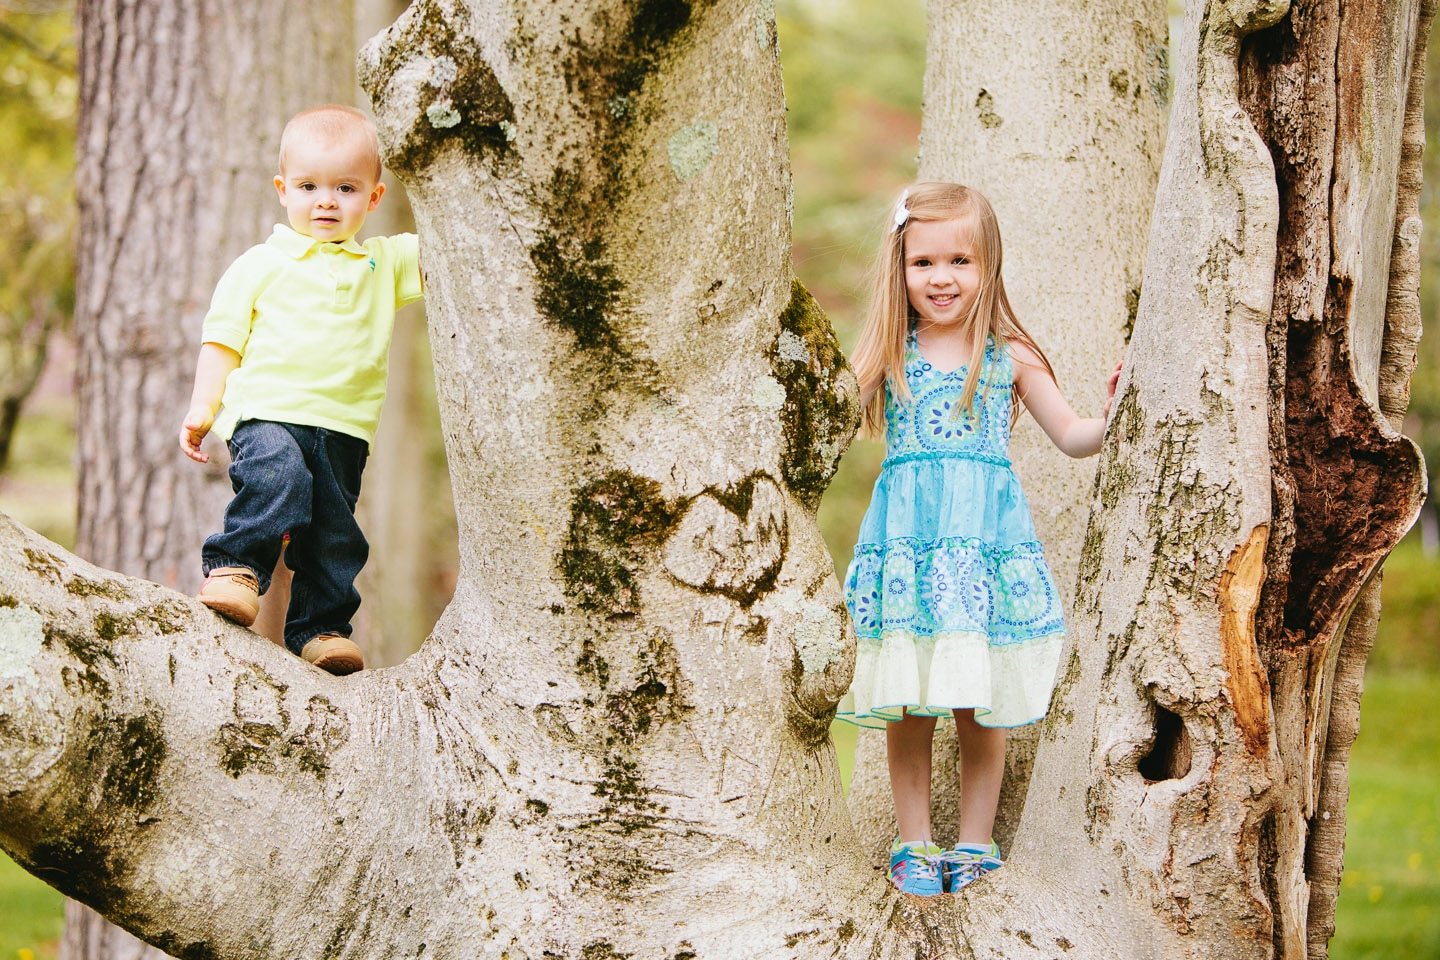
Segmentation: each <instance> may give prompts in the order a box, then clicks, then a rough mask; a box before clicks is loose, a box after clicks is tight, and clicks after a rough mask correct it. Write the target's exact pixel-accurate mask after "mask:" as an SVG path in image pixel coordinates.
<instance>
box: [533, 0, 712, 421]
mask: <svg viewBox="0 0 1440 960" xmlns="http://www.w3.org/2000/svg"><path fill="white" fill-rule="evenodd" d="M706 5H707V3H702V2H700V0H694V2H686V0H638V2H635V3H633V4H628V5H626V8H627V9H625V10H624V12H626V13H628V14H629V16H628V19H619V22H616V23H614V24H613V27H612V29H611V30H608V31H606V30H601V31H600V35H599V37H598V39H595V40H593V41H590V42H583V41H581V40H579V39H577V40H576V41H575V43H574V45H573V46H572V48H571V49H570V50H569V52H568V56H566V59H565V62H564V65H563V70H564V73H565V82H566V87H567V88H568V89H569V91H570V92H571V99H572V104H571V105H572V108H573V109H574V111H575V113H576V114H577V115H578V117H579V123H580V125H581V126H582V128H584V129H585V130H586V131H587V134H588V136H587V139H588V141H589V143H588V144H587V145H586V149H585V150H583V151H582V155H583V157H584V159H583V160H577V161H575V162H573V163H571V164H569V165H563V166H557V169H556V172H555V174H554V176H553V177H552V179H551V182H550V184H549V185H548V190H547V195H545V196H542V197H540V198H539V205H540V207H541V209H542V210H543V211H544V213H545V221H546V222H545V227H544V229H542V231H541V232H540V235H539V236H538V238H537V239H536V241H535V243H534V244H533V245H532V247H531V249H530V259H531V262H532V263H533V264H534V266H535V273H536V286H537V292H536V297H535V305H536V308H537V309H538V310H539V311H540V313H541V315H542V316H544V317H545V318H546V319H548V320H550V321H551V322H552V323H554V324H556V325H557V326H559V327H560V328H562V329H564V330H566V331H568V332H569V333H570V334H571V335H573V336H574V338H575V346H576V349H577V351H579V353H580V354H581V356H582V357H583V364H577V365H576V370H577V373H580V374H582V375H583V376H584V377H585V378H586V379H587V380H591V381H592V382H593V383H594V384H595V387H596V388H597V389H594V390H592V391H590V392H589V396H590V397H591V398H592V403H593V408H592V409H591V410H590V411H588V413H589V414H591V415H599V414H600V413H602V412H603V402H604V394H605V393H606V392H608V391H611V390H614V389H617V388H618V387H620V386H622V385H624V384H627V383H628V384H631V385H646V387H647V389H653V384H654V381H655V380H656V378H657V377H658V371H657V370H656V369H655V367H654V364H653V363H651V362H649V361H648V360H645V359H644V358H642V357H641V356H640V352H639V348H638V345H637V344H635V343H634V342H633V341H632V338H631V337H630V336H629V335H628V334H627V332H626V330H625V316H624V311H625V302H624V293H625V285H624V282H623V280H622V279H621V272H620V270H619V269H618V267H617V266H616V263H615V254H614V252H613V251H612V243H611V240H612V237H613V234H614V232H615V229H614V228H615V225H616V221H617V212H618V211H621V210H622V209H623V204H624V202H625V200H626V198H627V197H628V196H629V195H630V192H631V188H632V183H633V180H634V177H635V175H636V171H637V169H638V163H639V161H638V160H636V159H635V158H634V156H633V153H634V150H633V145H634V143H635V141H636V139H637V135H636V133H635V127H636V125H637V123H643V122H647V121H649V120H650V119H651V118H652V116H653V110H652V109H650V108H649V107H648V106H647V104H646V102H645V97H644V88H645V85H646V80H647V78H648V77H650V76H651V74H653V73H654V72H655V71H656V70H657V69H659V67H660V66H661V64H662V63H664V62H665V60H666V59H667V58H668V57H669V56H671V55H672V54H673V52H674V51H675V49H676V48H677V45H678V44H679V43H680V42H681V37H682V36H683V35H684V34H685V32H686V31H687V29H688V28H690V27H691V24H692V23H693V21H694V19H695V15H696V14H697V13H698V11H699V9H700V8H702V7H704V6H706ZM617 19H618V18H617ZM606 25H607V26H610V24H606Z"/></svg>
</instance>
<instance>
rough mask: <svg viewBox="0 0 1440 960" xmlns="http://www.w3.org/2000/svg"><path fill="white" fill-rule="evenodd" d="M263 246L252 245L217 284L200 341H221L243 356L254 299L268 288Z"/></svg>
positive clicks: (251, 320)
mask: <svg viewBox="0 0 1440 960" xmlns="http://www.w3.org/2000/svg"><path fill="white" fill-rule="evenodd" d="M267 273H268V271H267V270H266V269H265V257H264V247H263V246H259V247H251V248H250V249H249V250H247V251H246V252H245V253H243V254H241V255H240V257H239V258H238V259H236V261H235V262H234V263H232V264H230V266H229V268H228V269H227V270H226V271H225V273H224V274H222V275H221V277H220V282H219V283H217V284H215V294H214V296H212V297H211V298H210V310H209V312H207V313H206V314H205V322H204V324H203V326H202V328H201V341H202V342H204V343H218V344H220V345H221V346H224V347H229V348H230V349H231V350H234V351H235V352H236V353H238V354H240V355H241V356H244V354H245V344H246V343H247V342H248V341H249V340H250V327H251V324H252V322H253V320H254V317H255V301H256V299H257V298H258V297H259V296H260V293H261V292H262V291H263V290H264V289H265V279H266V275H267Z"/></svg>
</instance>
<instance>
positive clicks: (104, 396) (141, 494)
mask: <svg viewBox="0 0 1440 960" xmlns="http://www.w3.org/2000/svg"><path fill="white" fill-rule="evenodd" d="M78 25H79V40H80V126H79V146H80V149H79V166H78V169H77V172H76V184H77V190H76V194H77V196H78V198H79V210H80V232H79V284H78V286H79V296H78V298H77V304H76V329H77V332H78V335H79V340H80V357H79V375H78V384H77V391H78V396H79V411H78V415H77V462H78V475H79V477H78V478H79V487H80V493H79V527H78V535H77V544H76V549H77V550H78V551H79V552H80V553H81V554H83V555H84V556H86V557H89V558H90V559H92V560H93V561H95V562H97V563H100V564H103V565H105V566H107V567H111V568H113V569H116V570H119V571H123V572H125V573H128V574H130V575H132V576H138V577H144V578H146V579H149V580H153V581H156V582H158V583H163V584H166V585H167V586H170V587H175V588H178V589H180V590H182V591H184V592H185V593H193V592H194V591H195V590H197V589H198V588H199V584H200V569H199V560H198V558H199V555H200V542H201V540H202V539H203V538H204V537H205V536H206V534H207V532H209V531H212V530H214V529H216V528H217V527H218V524H219V517H220V513H221V511H222V510H223V508H224V504H225V502H226V500H227V499H228V495H229V486H230V485H229V482H228V480H227V479H226V473H225V466H226V464H227V463H228V457H226V456H225V455H224V445H223V444H222V443H219V442H218V441H217V442H213V443H211V445H210V446H211V451H212V455H213V459H212V463H211V465H210V466H209V467H207V468H204V469H201V468H197V467H196V465H195V464H192V463H188V462H187V461H186V460H185V459H184V458H182V457H178V456H176V449H175V447H176V443H175V434H176V431H177V429H178V427H177V424H178V419H177V417H179V416H180V415H181V414H182V412H183V411H184V409H185V408H186V406H187V404H188V402H189V396H190V387H191V384H192V383H193V380H194V370H195V357H196V352H197V349H198V347H197V344H198V343H199V335H200V321H201V319H202V318H203V317H204V314H205V310H206V308H207V307H208V306H209V303H210V294H211V291H212V290H213V289H214V285H215V281H216V280H218V279H219V276H220V274H221V272H222V271H223V270H224V269H225V267H226V266H228V265H229V263H230V261H231V260H233V259H234V258H235V257H236V256H238V255H239V254H240V253H241V252H242V251H244V250H245V249H246V248H247V247H249V246H251V245H253V244H254V243H256V242H258V241H259V240H261V239H263V238H264V237H265V236H267V235H268V233H269V228H270V225H271V224H273V223H274V222H275V221H276V220H277V215H276V211H277V209H278V204H277V203H276V200H275V193H274V188H273V187H272V186H271V185H270V178H271V177H272V176H273V175H274V160H273V157H274V152H275V150H277V149H278V144H279V131H280V128H281V126H282V125H283V124H284V122H285V120H286V119H287V118H288V117H289V116H290V115H291V114H292V113H294V112H295V111H297V110H299V109H302V108H304V107H305V106H309V105H312V104H314V103H316V102H324V101H335V100H340V101H348V100H349V99H350V97H351V85H352V82H353V81H352V78H353V75H354V73H353V66H352V62H353V60H352V52H351V42H352V37H353V35H354V31H353V26H352V20H351V7H350V3H349V2H348V0H322V2H319V3H309V4H304V5H296V4H291V3H285V2H281V0H266V2H259V3H247V4H242V5H235V4H206V3H192V2H182V0H81V2H80V3H79V5H78ZM267 607H269V611H270V617H271V620H272V621H273V620H274V619H275V613H274V609H275V605H274V604H273V603H272V604H267ZM281 609H283V606H282V608H281ZM61 953H62V957H64V958H65V960H82V958H84V960H90V958H95V960H122V958H128V957H130V956H132V955H145V956H163V955H162V954H157V953H156V952H155V951H153V950H145V949H143V948H142V947H141V946H140V945H139V944H137V943H135V942H134V941H133V940H132V939H131V938H130V937H129V935H128V934H125V933H124V932H123V931H120V930H118V929H116V928H114V927H111V926H110V925H109V924H108V923H106V922H105V921H103V920H102V919H100V918H99V917H98V916H96V915H94V914H93V913H91V912H90V911H88V910H86V909H84V908H82V907H79V905H75V904H72V906H71V908H70V909H68V910H67V919H66V933H65V939H64V942H63V946H62V951H61Z"/></svg>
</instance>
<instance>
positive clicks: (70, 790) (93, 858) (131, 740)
mask: <svg viewBox="0 0 1440 960" xmlns="http://www.w3.org/2000/svg"><path fill="white" fill-rule="evenodd" d="M91 729H92V730H93V731H94V733H93V735H92V736H90V737H88V738H87V739H86V740H84V741H83V743H80V744H78V745H77V746H76V748H75V749H76V750H77V751H81V755H79V756H76V757H74V758H73V760H72V761H71V762H70V763H67V764H65V765H64V767H65V769H66V770H67V777H68V781H69V782H68V784H65V785H60V786H57V788H56V789H55V791H54V793H53V794H52V796H53V797H54V798H55V802H58V803H60V804H62V805H63V806H64V807H65V810H64V811H62V812H59V813H58V814H57V815H56V817H55V819H54V821H53V822H54V823H56V824H59V829H58V830H57V831H55V832H53V833H51V834H49V835H48V836H47V837H46V838H45V839H43V840H41V841H40V842H39V843H37V844H35V846H34V847H32V848H31V849H30V850H29V851H28V852H23V853H22V855H21V856H20V859H21V861H22V862H23V863H24V865H25V866H26V867H27V868H28V869H29V870H30V871H31V872H32V873H34V874H35V875H36V876H39V877H41V878H42V879H43V880H45V881H46V882H47V883H49V884H50V885H51V886H53V887H55V888H56V889H57V890H59V891H61V892H62V893H64V894H66V895H67V896H71V897H74V898H75V899H77V900H80V901H81V902H83V903H86V904H89V905H90V906H91V907H94V908H95V909H96V910H98V911H100V912H102V913H107V914H110V915H117V914H123V913H124V911H123V910H120V909H112V908H111V904H112V900H111V897H112V892H113V891H117V890H123V889H124V888H125V886H126V884H125V876H126V874H127V873H128V872H129V871H130V869H131V864H130V863H129V862H128V860H127V859H126V857H125V854H124V851H126V850H127V849H128V848H127V845H126V844H125V842H124V838H126V837H128V836H129V835H130V834H132V833H133V832H134V831H135V830H136V829H137V826H138V825H139V824H140V822H142V821H143V818H144V814H145V812H146V811H148V810H149V809H150V808H151V807H152V806H153V805H154V803H155V801H156V798H157V796H158V794H159V779H160V774H161V768H162V767H163V765H164V762H165V759H166V757H167V754H168V747H167V745H166V740H165V736H164V732H163V728H162V725H161V722H160V718H159V717H158V716H156V715H153V714H148V713H141V714H135V715H131V716H125V717H113V718H108V717H100V718H97V719H96V722H95V723H94V724H93V725H91Z"/></svg>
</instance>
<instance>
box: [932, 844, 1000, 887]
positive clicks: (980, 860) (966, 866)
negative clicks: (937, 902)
mask: <svg viewBox="0 0 1440 960" xmlns="http://www.w3.org/2000/svg"><path fill="white" fill-rule="evenodd" d="M939 859H940V861H941V862H942V864H943V869H944V870H945V871H946V873H948V874H949V879H950V892H951V893H954V892H955V891H956V890H959V889H960V888H961V887H963V886H965V885H966V884H968V883H971V882H972V881H975V880H979V879H980V878H981V877H983V876H984V875H985V874H987V873H989V872H990V871H991V870H993V869H995V866H999V863H998V862H996V863H995V866H991V865H990V864H989V863H987V862H986V861H987V860H995V858H994V857H993V856H990V855H988V854H983V853H972V852H970V851H969V850H946V851H945V852H944V853H942V854H940V857H939Z"/></svg>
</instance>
